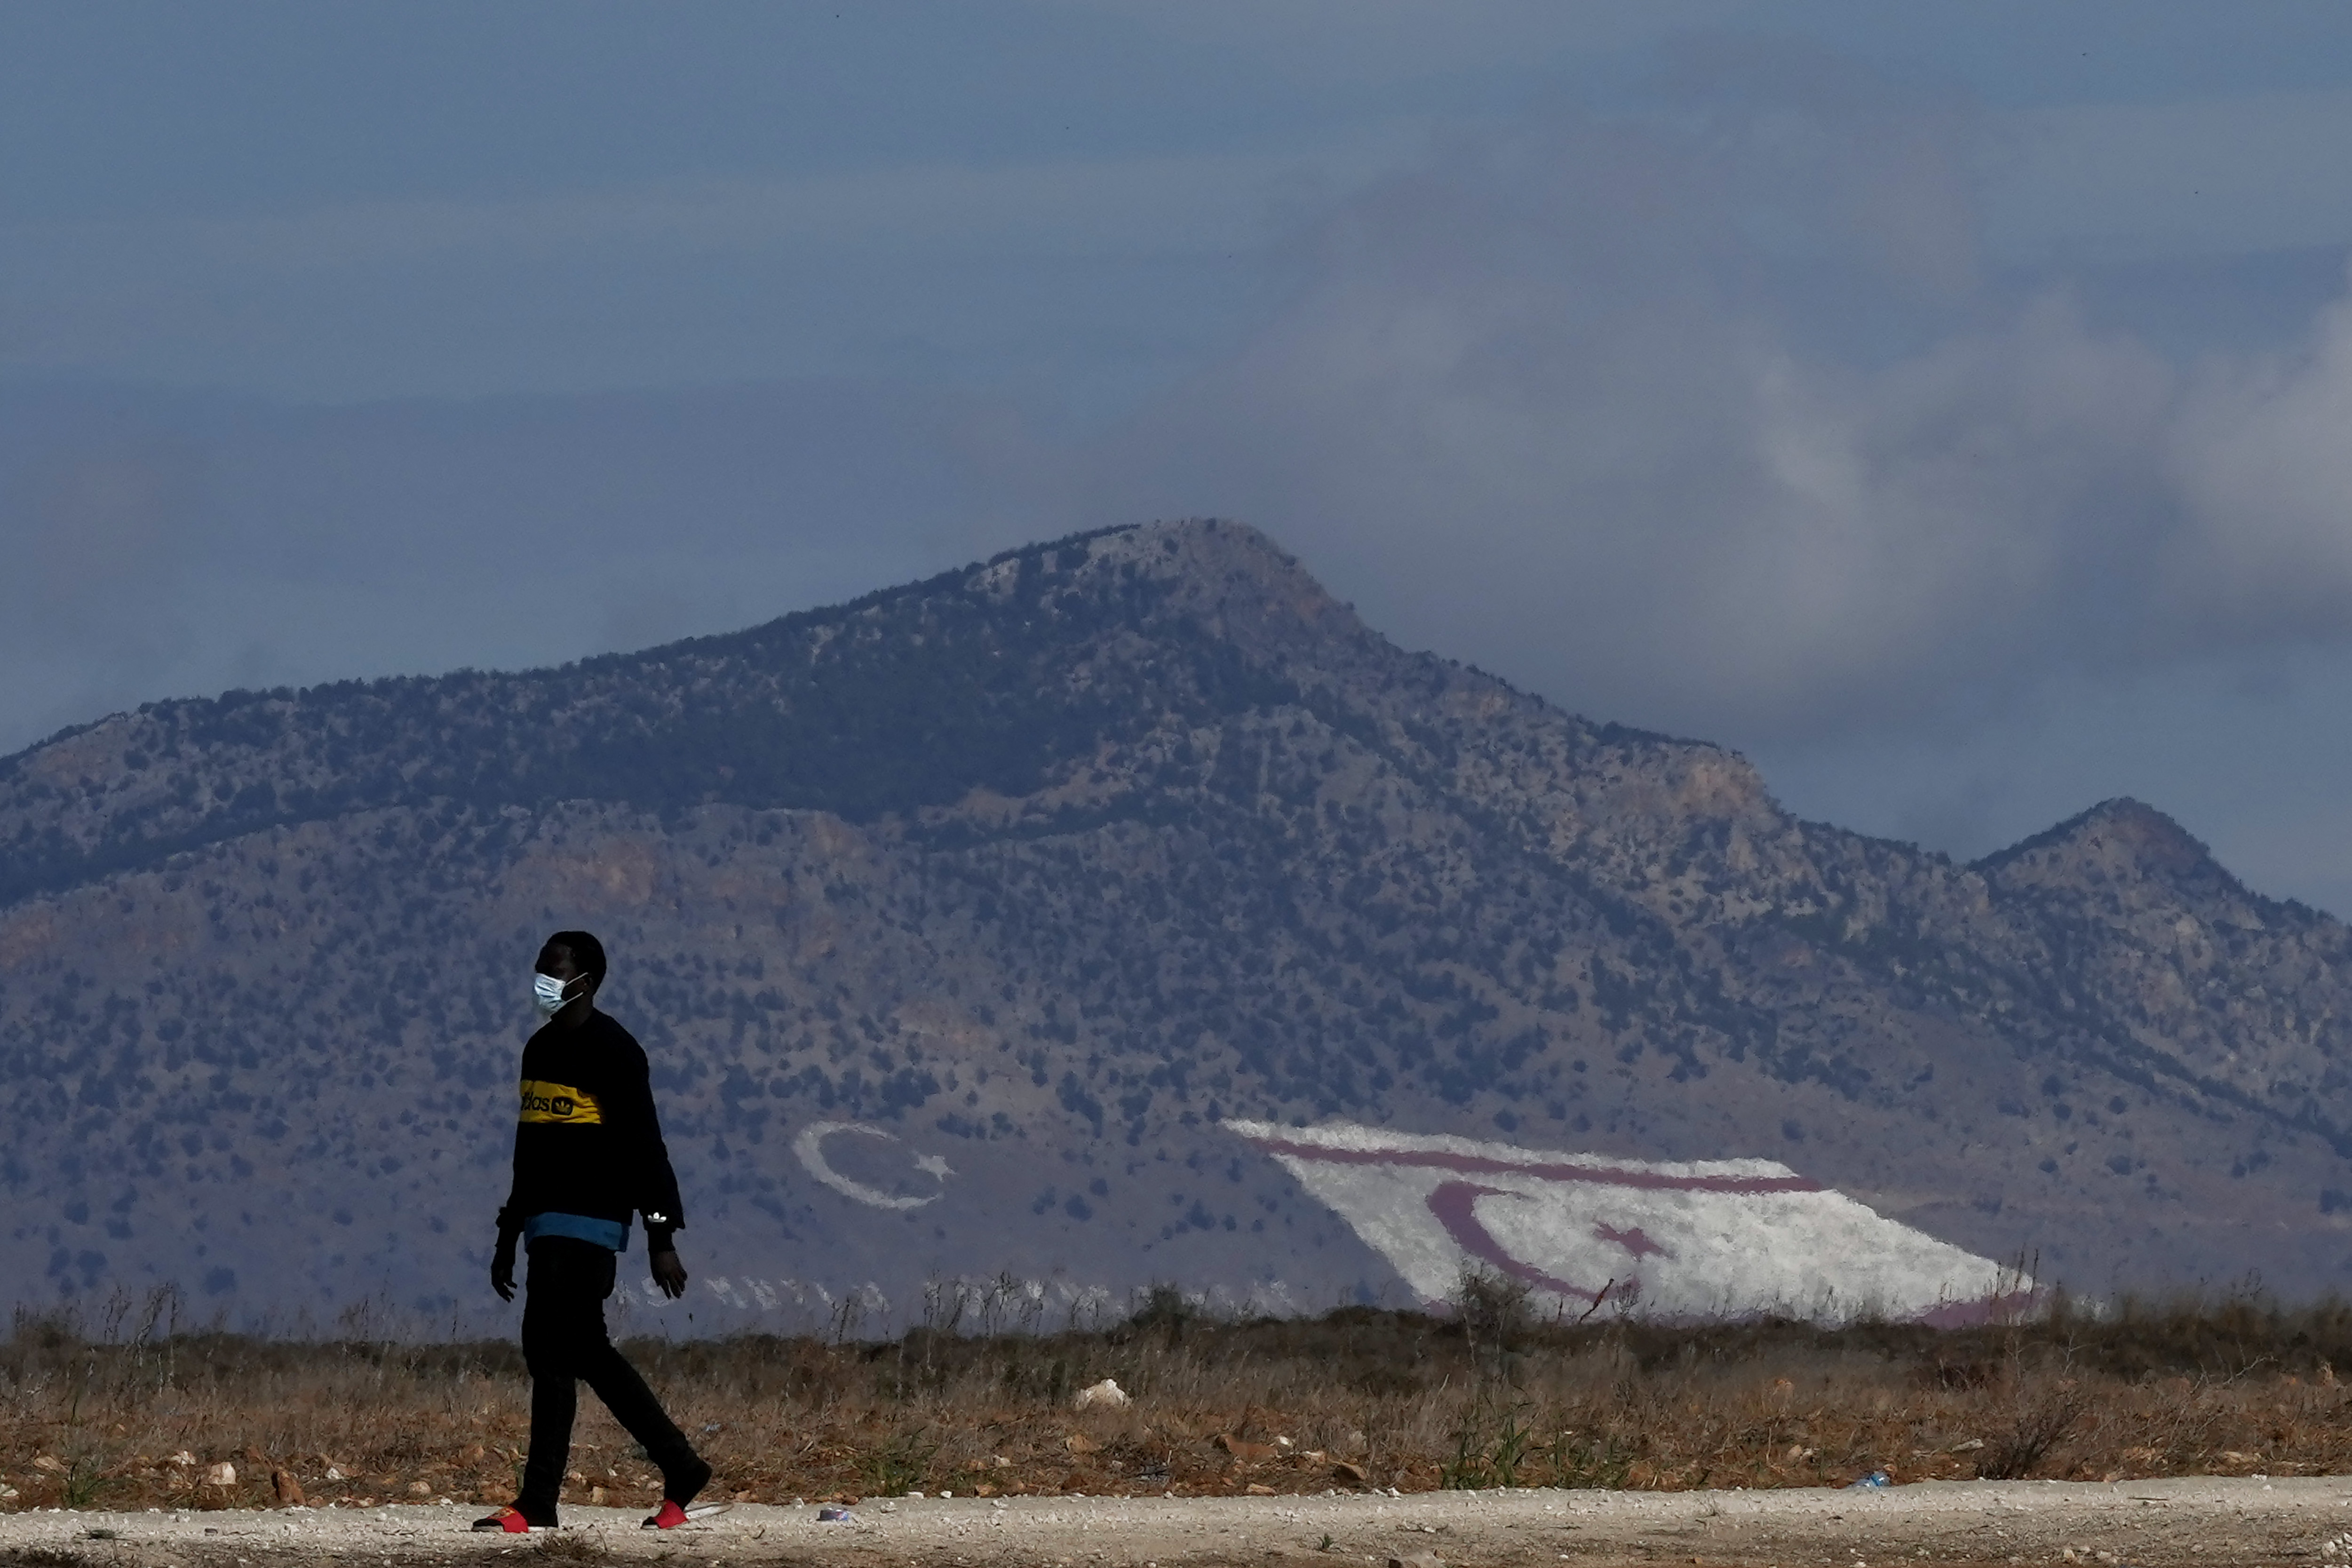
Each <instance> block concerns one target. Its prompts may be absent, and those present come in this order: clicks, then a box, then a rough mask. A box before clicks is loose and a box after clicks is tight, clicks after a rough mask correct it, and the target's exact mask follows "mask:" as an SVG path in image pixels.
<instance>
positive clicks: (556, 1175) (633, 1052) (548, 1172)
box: [499, 1012, 686, 1252]
mask: <svg viewBox="0 0 2352 1568" xmlns="http://www.w3.org/2000/svg"><path fill="white" fill-rule="evenodd" d="M633 1211H642V1212H643V1213H644V1215H645V1216H646V1246H647V1247H650V1248H651V1249H652V1250H653V1251H656V1252H660V1251H663V1250H665V1249H667V1247H669V1245H670V1238H669V1233H670V1232H671V1231H673V1230H676V1229H677V1228H678V1227H679V1226H682V1225H684V1224H685V1223H686V1221H685V1217H684V1215H683V1213H682V1212H681V1210H680V1207H679V1205H678V1201H677V1174H676V1173H674V1172H672V1171H671V1170H670V1168H669V1151H668V1150H667V1148H665V1147H664V1146H663V1144H662V1135H661V1121H660V1120H659V1118H657V1117H656V1115H655V1114H654V1090H653V1083H652V1081H651V1079H650V1077H649V1075H648V1071H647V1068H646V1053H645V1047H642V1046H640V1045H638V1044H637V1042H636V1041H635V1038H633V1037H631V1036H630V1034H629V1031H628V1030H626V1029H624V1028H623V1027H621V1026H620V1025H618V1024H616V1023H614V1021H613V1020H612V1019H611V1018H610V1017H608V1016H605V1015H604V1014H603V1013H593V1012H592V1013H590V1014H589V1015H588V1019H587V1021H586V1022H585V1023H583V1024H582V1025H581V1026H579V1027H577V1028H565V1027H563V1026H560V1025H556V1024H548V1025H546V1026H543V1027H541V1029H540V1031H539V1032H538V1033H537V1034H535V1035H533V1036H531V1037H530V1040H529V1042H528V1043H526V1044H525V1045H524V1047H523V1048H522V1107H521V1119H520V1121H517V1122H516V1124H515V1148H514V1186H513V1188H512V1189H511V1190H510V1191H509V1193H508V1194H507V1201H506V1206H505V1207H504V1208H501V1209H500V1210H499V1238H500V1239H501V1240H502V1241H503V1240H509V1239H511V1238H512V1237H514V1236H515V1235H516V1234H518V1233H519V1232H520V1231H521V1229H522V1228H523V1225H524V1223H525V1222H526V1221H528V1220H529V1219H530V1217H531V1216H532V1215H541V1214H574V1215H586V1216H587V1217H589V1218H591V1219H609V1220H616V1221H618V1222H619V1223H620V1224H622V1225H624V1226H625V1225H627V1224H628V1223H629V1219H630V1216H631V1214H632V1212H633Z"/></svg>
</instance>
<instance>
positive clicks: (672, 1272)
mask: <svg viewBox="0 0 2352 1568" xmlns="http://www.w3.org/2000/svg"><path fill="white" fill-rule="evenodd" d="M654 1283H655V1284H656V1285H658V1286H660V1287H661V1293H662V1294H663V1295H665V1296H667V1297H668V1298H669V1299H670V1300H673V1301H675V1300H677V1299H678V1298H679V1297H680V1296H683V1295H685V1294H686V1265H685V1264H683V1263H680V1262H679V1261H678V1260H677V1253H675V1252H667V1251H665V1252H656V1253H655V1254H654Z"/></svg>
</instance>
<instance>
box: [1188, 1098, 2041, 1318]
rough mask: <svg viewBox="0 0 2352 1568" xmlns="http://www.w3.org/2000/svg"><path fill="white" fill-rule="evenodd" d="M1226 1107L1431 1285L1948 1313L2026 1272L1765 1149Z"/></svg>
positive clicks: (1432, 1288) (1672, 1313) (1761, 1308)
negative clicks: (1662, 1154)
mask: <svg viewBox="0 0 2352 1568" xmlns="http://www.w3.org/2000/svg"><path fill="white" fill-rule="evenodd" d="M1224 1125H1225V1128H1226V1130H1227V1131H1231V1132H1234V1133H1237V1134H1239V1135H1240V1136H1241V1137H1243V1138H1245V1139H1247V1140H1248V1141H1249V1142H1251V1143H1253V1144H1255V1145H1256V1146H1257V1147H1258V1148H1260V1149H1262V1150H1264V1151H1265V1152H1267V1153H1269V1154H1271V1155H1273V1156H1274V1157H1275V1158H1276V1160H1277V1161H1279V1162H1281V1163H1282V1165H1283V1167H1284V1168H1285V1169H1286V1170H1288V1171H1289V1172H1290V1173H1291V1174H1292V1175H1294V1176H1296V1177H1297V1178H1298V1181H1299V1183H1300V1184H1301V1185H1303V1186H1305V1187H1306V1189H1307V1191H1308V1192H1309V1193H1311V1194H1314V1195H1315V1196H1316V1197H1318V1198H1319V1199H1321V1200H1322V1201H1323V1202H1324V1203H1326V1204H1328V1205H1330V1206H1331V1207H1332V1208H1333V1209H1335V1210H1337V1211H1338V1212H1339V1215H1340V1217H1341V1218H1343V1219H1345V1220H1346V1221H1347V1222H1348V1224H1349V1226H1352V1227H1353V1228H1354V1230H1355V1232H1356V1234H1357V1235H1358V1236H1359V1237H1362V1238H1363V1240H1364V1241H1365V1242H1366V1243H1367V1244H1369V1245H1370V1247H1373V1248H1374V1249H1375V1250H1377V1251H1378V1252H1380V1253H1381V1256H1382V1257H1384V1258H1387V1259H1388V1260H1389V1262H1390V1263H1391V1264H1392V1265H1393V1266H1394V1267H1395V1268H1396V1271H1397V1272H1398V1273H1399V1274H1401V1275H1402V1276H1403V1277H1404V1279H1405V1282H1406V1283H1407V1284H1408V1285H1409V1286H1411V1287H1412V1289H1413V1290H1414V1291H1415V1292H1417V1293H1418V1294H1419V1295H1421V1296H1422V1297H1423V1299H1424V1300H1430V1301H1439V1300H1444V1299H1445V1298H1446V1297H1447V1296H1449V1295H1450V1294H1451V1293H1452V1292H1453V1291H1454V1289H1455V1288H1456V1286H1457V1284H1458V1283H1459V1281H1460V1279H1461V1277H1462V1274H1463V1271H1464V1270H1465V1269H1482V1270H1486V1271H1491V1272H1494V1273H1497V1274H1502V1275H1505V1276H1507V1277H1508V1278H1510V1279H1517V1280H1521V1281H1523V1282H1525V1283H1526V1284H1527V1285H1528V1286H1530V1287H1531V1288H1533V1289H1536V1290H1538V1291H1542V1292H1547V1293H1549V1294H1550V1295H1553V1296H1556V1297H1559V1298H1560V1299H1561V1300H1562V1301H1563V1302H1564V1303H1566V1304H1570V1305H1573V1304H1578V1303H1581V1304H1584V1305H1593V1304H1596V1303H1599V1302H1601V1301H1604V1300H1605V1301H1607V1302H1609V1303H1612V1304H1614V1305H1616V1306H1620V1307H1625V1308H1632V1307H1634V1306H1638V1307H1639V1308H1640V1309H1641V1310H1643V1312H1645V1313H1651V1314H1656V1315H1661V1316H1667V1317H1702V1316H1703V1317H1715V1316H1738V1315H1744V1314H1748V1313H1756V1312H1780V1313H1784V1314H1787V1315H1790V1316H1792V1317H1801V1318H1810V1319H1815V1320H1822V1321H1843V1320H1846V1319H1850V1318H1853V1317H1856V1316H1859V1315H1862V1314H1864V1313H1870V1312H1875V1313H1879V1314H1882V1315H1884V1316H1886V1317H1889V1318H1895V1319H1920V1320H1928V1321H1952V1322H1957V1321H1969V1320H1970V1319H1974V1318H1979V1317H1981V1316H1983V1315H1984V1314H1986V1313H1987V1312H1988V1311H1990V1310H1992V1309H1993V1308H1995V1307H1996V1306H1998V1305H2000V1304H2001V1303H2003V1302H2007V1301H2014V1300H2022V1299H2024V1298H2025V1296H2026V1295H2027V1294H2028V1293H2030V1292H2031V1290H2032V1281H2031V1280H2029V1279H2023V1278H2021V1276H2020V1275H2019V1274H2018V1273H2017V1272H2016V1271H2015V1270H2013V1269H2003V1268H2000V1266H1999V1265H1997V1264H1994V1263H1992V1262H1990V1260H1988V1259H1986V1258H1979V1257H1977V1256H1975V1255H1974V1254H1972V1253H1969V1252H1965V1251H1963V1250H1961V1249H1960V1248H1959V1247H1953V1246H1951V1245H1949V1244H1948V1243H1946V1242H1941V1241H1937V1239H1936V1238H1935V1237H1931V1236H1928V1235H1926V1234H1925V1233H1923V1232H1921V1231H1917V1230H1914V1229H1913V1228H1911V1227H1910V1226H1906V1225H1903V1224H1900V1223H1898V1222H1896V1221H1895V1220H1891V1219H1887V1218H1885V1216H1884V1215H1879V1214H1876V1213H1874V1212H1873V1211H1872V1210H1871V1209H1869V1208H1868V1207H1866V1206H1864V1205H1862V1204H1859V1203H1856V1202H1855V1201H1854V1200H1853V1199H1852V1198H1850V1197H1847V1196H1846V1195H1845V1194H1843V1193H1837V1192H1832V1191H1831V1190H1830V1189H1828V1188H1826V1187H1823V1186H1822V1185H1820V1184H1817V1183H1814V1182H1811V1181H1809V1180H1807V1179H1806V1178H1805V1177H1803V1176H1801V1175H1799V1174H1798V1173H1796V1172H1794V1171H1792V1170H1790V1168H1789V1167H1788V1166H1786V1165H1783V1164H1780V1163H1777V1162H1774V1161H1771V1160H1702V1161H1690V1162H1682V1163H1668V1162H1650V1161H1632V1160H1612V1159H1603V1158H1601V1157H1598V1156H1589V1155H1581V1154H1563V1153H1555V1152H1545V1151H1541V1150H1533V1149H1519V1148H1515V1147H1513V1146H1511V1145H1510V1144H1507V1143H1487V1142H1476V1141H1474V1140H1471V1139H1467V1138H1450V1137H1439V1136H1423V1135H1416V1134H1412V1133H1405V1132H1391V1131H1387V1130H1386V1129H1383V1128H1376V1127H1358V1126H1351V1125H1349V1124H1346V1123H1339V1124H1334V1125H1330V1126H1325V1127H1313V1128H1299V1127H1281V1126H1277V1125H1276V1124H1274V1123H1272V1122H1265V1121H1228V1122H1226V1123H1225V1124H1224Z"/></svg>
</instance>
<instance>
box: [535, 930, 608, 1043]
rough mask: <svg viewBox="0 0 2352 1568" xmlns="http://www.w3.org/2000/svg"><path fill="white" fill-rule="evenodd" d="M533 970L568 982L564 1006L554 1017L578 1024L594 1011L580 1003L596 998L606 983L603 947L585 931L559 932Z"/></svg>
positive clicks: (547, 944) (549, 942) (548, 941)
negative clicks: (598, 991) (580, 1018)
mask: <svg viewBox="0 0 2352 1568" xmlns="http://www.w3.org/2000/svg"><path fill="white" fill-rule="evenodd" d="M532 967H533V968H534V969H536V970H537V971H538V972H539V973H541V974H544V975H546V976H548V977H549V978H550V979H553V980H561V981H562V982H564V983H565V984H564V987H563V993H562V994H563V1002H564V1006H563V1008H562V1011H561V1012H559V1013H557V1014H556V1015H554V1016H556V1017H558V1018H563V1017H572V1021H573V1022H577V1021H578V1019H579V1017H584V1016H586V1015H587V1013H588V1012H589V1011H590V1010H591V1009H590V1008H588V1007H583V1006H579V1004H581V1003H583V1002H587V1001H588V1000H589V998H591V997H593V996H594V995H595V994H596V990H597V987H599V986H601V985H603V984H604V943H603V942H598V941H597V940H596V939H595V938H594V937H593V936H591V935H590V934H589V933H588V932H586V931H557V932H556V933H555V934H554V935H553V936H551V937H549V938H548V939H547V942H546V944H545V945H544V946H542V947H541V949H540V950H539V962H538V963H536V964H534V965H532ZM575 1008H576V1009H577V1012H576V1015H575Z"/></svg>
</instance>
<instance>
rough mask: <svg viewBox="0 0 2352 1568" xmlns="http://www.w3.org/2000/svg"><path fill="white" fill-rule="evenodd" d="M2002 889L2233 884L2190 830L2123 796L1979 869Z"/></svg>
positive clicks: (2009, 850) (2003, 853)
mask: <svg viewBox="0 0 2352 1568" xmlns="http://www.w3.org/2000/svg"><path fill="white" fill-rule="evenodd" d="M1979 868H1980V869H1982V870H1983V871H1984V872H1985V873H1986V875H1987V876H1988V877H1989V878H1990V879H1992V880H1993V881H1995V882H1996V883H1997V884H1998V885H2000V886H2002V887H2006V888H2027V887H2044V888H2061V887H2064V888H2082V887H2085V886H2095V885H2105V884H2124V883H2134V882H2143V881H2157V882H2162V883H2166V884H2169V885H2172V886H2175V887H2179V888H2182V889H2189V888H2196V889H2204V890H2212V889H2219V888H2220V887H2221V885H2222V884H2227V885H2228V886H2230V887H2231V888H2234V887H2235V886H2236V883H2235V881H2234V879H2231V877H2230V875H2229V873H2228V872H2226V871H2224V870H2222V869H2221V866H2220V864H2219V863H2218V862H2216V861H2215V860H2214V858H2213V854H2212V851H2211V850H2210V849H2208V848H2207V847H2205V846H2204V845H2203V844H2202V843H2200V842H2199V841H2198V839H2197V838H2196V837H2193V836H2191V835H2190V833H2189V830H2188V829H2186V828H2184V827H2182V826H2180V824H2179V823H2178V822H2175V821H2174V820H2173V819H2172V818H2171V817H2169V816H2166V815H2165V814H2164V813H2163V812H2160V811H2158V810H2157V809H2156V808H2155V807H2154V806H2152V805H2147V804H2146V803H2144V802H2141V801H2137V800H2134V799H2132V798H2131V797H2129V796H2128V795H2118V796H2116V798H2115V799H2113V800H2105V801H2101V802H2100V803H2099V804H2098V805H2095V806H2093V807H2091V808H2090V809H2089V810H2088V811H2085V812H2083V813H2081V814H2080V815H2078V816H2072V817H2069V818H2067V819H2066V820H2065V821H2064V822H2062V823H2060V824H2058V825H2057V826H2055V827H2052V828H2049V829H2047V830H2045V831H2043V832H2042V833H2038V834H2036V835H2034V836H2033V837H2031V838H2028V839H2025V840H2024V841H2022V842H2021V843H2019V844H2016V845H2013V846H2011V847H2010V848H2007V849H2004V850H2002V851H2000V853H1998V854H1996V855H1993V856H1990V857H1989V858H1986V859H1985V860H1983V861H1981V862H1979Z"/></svg>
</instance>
